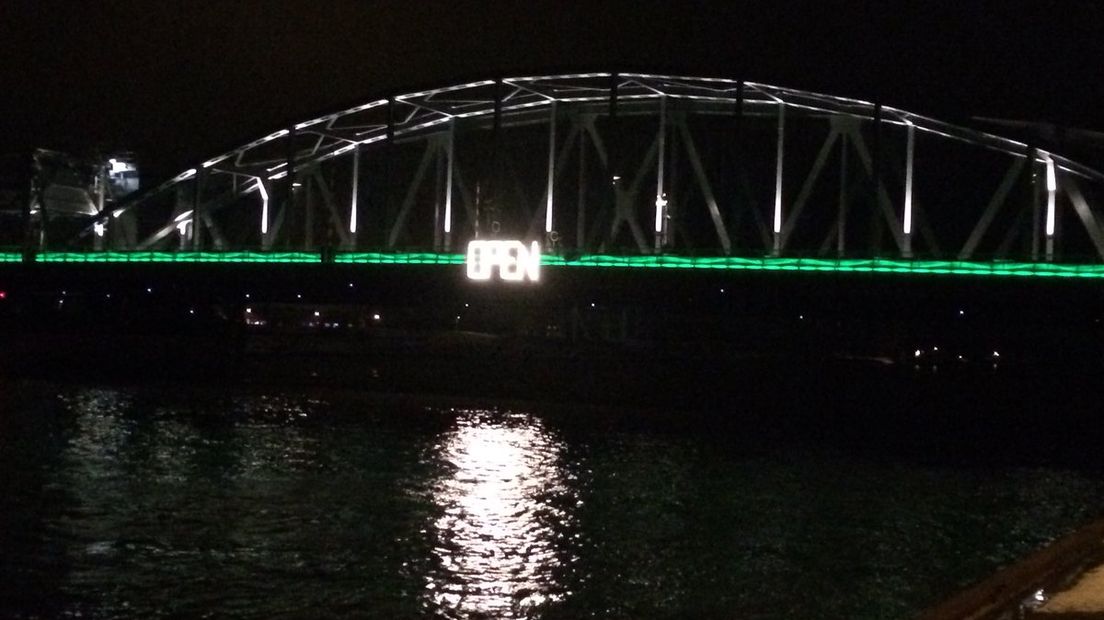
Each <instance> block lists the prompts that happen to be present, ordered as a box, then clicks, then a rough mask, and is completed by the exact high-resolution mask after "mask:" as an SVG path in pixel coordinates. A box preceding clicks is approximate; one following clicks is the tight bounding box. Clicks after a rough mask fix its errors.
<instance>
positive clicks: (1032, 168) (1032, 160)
mask: <svg viewBox="0 0 1104 620" xmlns="http://www.w3.org/2000/svg"><path fill="white" fill-rule="evenodd" d="M1027 165H1028V173H1029V174H1030V175H1031V178H1030V180H1031V183H1030V185H1031V187H1030V188H1029V189H1030V191H1031V260H1032V261H1035V262H1038V261H1039V247H1040V245H1041V243H1040V237H1039V231H1040V229H1041V228H1042V224H1041V223H1040V220H1041V218H1042V213H1041V212H1040V209H1039V153H1038V150H1037V149H1035V148H1031V149H1029V150H1028V161H1027Z"/></svg>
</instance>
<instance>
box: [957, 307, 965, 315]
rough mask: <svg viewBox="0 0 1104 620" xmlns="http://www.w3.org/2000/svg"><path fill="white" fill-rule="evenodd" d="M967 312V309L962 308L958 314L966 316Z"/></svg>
mask: <svg viewBox="0 0 1104 620" xmlns="http://www.w3.org/2000/svg"><path fill="white" fill-rule="evenodd" d="M965 314H966V311H965V310H961V309H960V310H959V311H958V316H964V315H965Z"/></svg>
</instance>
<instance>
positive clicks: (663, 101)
mask: <svg viewBox="0 0 1104 620" xmlns="http://www.w3.org/2000/svg"><path fill="white" fill-rule="evenodd" d="M666 151H667V97H666V96H660V98H659V154H658V157H657V158H656V160H657V165H656V199H655V231H656V249H657V250H658V249H659V245H660V244H661V241H660V239H659V234H660V233H662V232H663V216H664V209H665V208H666V207H667V197H666V195H665V193H664V191H663V168H664V166H665V161H664V155H665V154H666Z"/></svg>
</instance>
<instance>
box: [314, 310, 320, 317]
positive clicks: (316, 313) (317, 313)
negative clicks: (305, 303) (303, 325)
mask: <svg viewBox="0 0 1104 620" xmlns="http://www.w3.org/2000/svg"><path fill="white" fill-rule="evenodd" d="M314 316H322V313H321V312H319V311H317V310H315V311H314Z"/></svg>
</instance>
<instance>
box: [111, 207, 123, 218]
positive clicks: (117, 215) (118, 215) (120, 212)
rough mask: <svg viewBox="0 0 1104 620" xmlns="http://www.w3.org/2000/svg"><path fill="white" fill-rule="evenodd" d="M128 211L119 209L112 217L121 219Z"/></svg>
mask: <svg viewBox="0 0 1104 620" xmlns="http://www.w3.org/2000/svg"><path fill="white" fill-rule="evenodd" d="M124 211H126V209H119V210H117V211H112V212H111V217H120V216H121V215H122V214H123V212H124Z"/></svg>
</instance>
